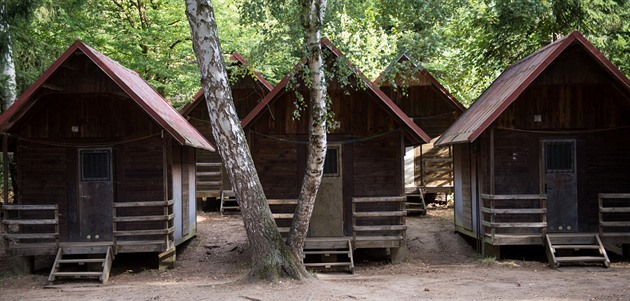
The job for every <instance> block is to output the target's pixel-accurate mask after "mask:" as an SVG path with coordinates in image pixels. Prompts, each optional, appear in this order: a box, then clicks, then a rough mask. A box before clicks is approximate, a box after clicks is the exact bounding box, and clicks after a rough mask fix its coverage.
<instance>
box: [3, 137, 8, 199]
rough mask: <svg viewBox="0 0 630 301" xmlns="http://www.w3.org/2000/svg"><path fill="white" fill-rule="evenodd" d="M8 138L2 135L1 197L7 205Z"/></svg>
mask: <svg viewBox="0 0 630 301" xmlns="http://www.w3.org/2000/svg"><path fill="white" fill-rule="evenodd" d="M8 144H9V136H8V135H7V134H6V133H5V134H3V135H2V172H3V181H2V188H3V189H4V190H3V191H2V197H3V198H4V204H9V146H8Z"/></svg>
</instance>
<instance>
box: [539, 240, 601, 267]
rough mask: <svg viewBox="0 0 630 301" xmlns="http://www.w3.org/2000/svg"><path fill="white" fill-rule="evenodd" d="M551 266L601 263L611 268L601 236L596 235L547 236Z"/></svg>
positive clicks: (547, 248)
mask: <svg viewBox="0 0 630 301" xmlns="http://www.w3.org/2000/svg"><path fill="white" fill-rule="evenodd" d="M545 244H546V246H545V247H546V251H547V258H548V260H549V265H550V266H551V267H553V268H558V267H559V266H560V264H563V265H576V264H583V263H593V262H595V263H601V264H602V265H603V266H604V267H607V268H608V267H610V260H609V259H608V254H607V253H606V249H605V248H604V245H603V244H602V241H601V239H600V237H599V234H595V233H550V234H546V235H545Z"/></svg>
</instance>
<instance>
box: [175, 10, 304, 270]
mask: <svg viewBox="0 0 630 301" xmlns="http://www.w3.org/2000/svg"><path fill="white" fill-rule="evenodd" d="M185 2H186V16H187V17H188V21H189V24H190V33H191V37H192V42H193V49H194V51H195V54H196V55H197V62H198V64H199V71H200V73H201V82H202V85H203V89H204V92H205V97H206V104H207V106H208V113H209V115H210V122H211V126H212V133H213V135H214V139H215V141H216V143H217V145H216V146H217V148H218V151H219V154H220V155H221V158H222V159H223V163H224V164H225V168H226V170H227V173H228V177H229V179H230V182H231V183H232V187H233V189H234V192H235V194H236V197H237V200H238V203H239V206H240V209H241V213H242V215H243V221H244V224H245V231H246V232H247V240H248V243H249V247H250V248H251V254H252V268H251V270H250V272H249V275H248V278H247V279H248V280H250V281H258V280H270V281H275V280H278V279H280V278H281V277H291V278H294V279H304V278H308V277H310V274H309V273H308V272H307V271H306V269H305V268H304V265H303V264H302V261H301V259H299V257H296V256H295V255H294V254H293V253H292V252H291V251H290V249H289V248H288V246H287V245H286V244H285V242H284V240H283V238H282V236H281V235H280V233H279V232H278V227H277V226H276V223H275V221H274V219H273V216H272V214H271V210H270V209H269V205H268V204H267V200H266V198H265V194H264V192H263V189H262V185H261V183H260V180H259V178H258V174H257V172H256V168H255V167H254V162H253V160H252V157H251V154H250V152H249V148H248V146H247V141H246V139H245V134H244V132H243V129H242V128H241V125H240V120H239V118H238V115H237V114H236V110H235V108H234V102H233V99H232V92H231V89H230V85H229V81H228V76H227V72H226V69H225V62H224V60H223V56H222V54H221V46H220V44H219V39H218V35H217V29H216V22H215V18H214V12H213V8H212V4H211V3H210V1H209V0H185Z"/></svg>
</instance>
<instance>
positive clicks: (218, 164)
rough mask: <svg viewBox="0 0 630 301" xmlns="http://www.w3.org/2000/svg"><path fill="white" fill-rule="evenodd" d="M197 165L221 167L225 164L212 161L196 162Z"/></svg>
mask: <svg viewBox="0 0 630 301" xmlns="http://www.w3.org/2000/svg"><path fill="white" fill-rule="evenodd" d="M195 165H197V167H221V166H222V165H223V164H221V163H220V162H210V163H199V162H198V163H196V164H195Z"/></svg>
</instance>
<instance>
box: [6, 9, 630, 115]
mask: <svg viewBox="0 0 630 301" xmlns="http://www.w3.org/2000/svg"><path fill="white" fill-rule="evenodd" d="M7 1H8V2H7ZM212 2H213V4H214V6H215V15H216V17H217V24H218V30H219V37H220V38H221V44H222V45H221V46H222V48H223V50H224V52H225V53H226V54H227V53H232V52H234V51H238V52H240V53H241V54H243V56H244V57H246V58H248V60H249V61H250V63H252V68H253V69H255V70H258V71H259V72H261V73H262V74H263V75H264V76H265V78H266V79H267V80H270V81H271V82H272V83H273V82H278V81H279V80H280V79H281V78H282V77H283V76H285V75H286V74H287V73H289V72H290V71H291V68H293V66H294V65H295V64H296V63H297V62H298V61H299V59H301V58H302V57H304V56H305V54H306V52H305V47H304V45H303V42H302V41H303V32H302V28H301V19H300V17H299V16H300V7H301V6H300V3H299V2H298V1H297V0H247V1H246V0H214V1H212ZM5 3H8V4H10V5H13V4H16V5H17V4H20V7H21V8H20V9H16V10H15V12H16V13H15V14H12V15H14V16H22V17H19V18H16V17H12V18H11V22H12V28H11V35H12V37H14V47H13V50H14V55H15V60H16V67H17V70H18V74H17V76H18V78H17V79H18V90H19V91H20V92H21V91H24V90H25V89H26V88H27V87H28V86H29V85H30V84H31V83H32V82H33V81H34V80H35V79H36V78H37V77H38V76H39V75H40V74H41V73H42V72H43V71H44V70H45V69H46V68H48V66H49V65H50V64H51V63H52V61H53V60H54V59H56V58H57V57H58V56H59V55H60V54H61V52H62V51H63V50H65V49H66V47H68V45H70V44H71V43H72V42H73V41H74V40H76V39H81V40H82V41H84V42H86V43H87V44H88V45H91V46H93V47H94V48H96V49H97V50H99V51H101V52H103V53H105V54H106V55H108V56H111V57H112V58H114V59H116V60H118V61H119V62H121V63H122V64H123V65H124V66H127V67H129V68H131V69H134V70H136V71H138V72H139V73H140V75H142V76H143V77H145V78H146V79H147V80H148V81H149V83H150V84H151V85H152V86H154V87H155V88H156V89H157V90H158V91H159V92H160V93H162V94H163V95H164V96H165V97H166V98H167V99H169V100H170V101H172V102H173V103H174V104H175V105H176V106H179V105H181V104H183V103H184V102H187V101H189V100H190V98H191V96H192V95H193V94H194V93H195V92H196V91H197V90H198V89H199V79H198V78H199V76H198V74H197V73H198V72H197V69H196V65H195V64H196V59H195V57H194V53H193V51H192V48H191V43H190V41H189V39H190V38H189V35H190V34H189V29H188V24H187V21H186V17H185V15H184V12H183V11H184V7H183V3H182V2H181V1H180V0H134V1H130V0H28V1H22V0H6V1H5ZM22 4H30V5H26V6H21V5H22ZM18 12H19V13H18ZM29 14H30V15H31V16H32V18H24V17H23V16H25V15H29ZM7 16H9V15H8V14H2V15H0V20H2V18H5V19H6V18H7ZM627 20H630V1H627V0H492V1H491V0H445V1H440V0H409V1H395V0H364V1H330V3H329V4H328V8H327V13H326V18H325V23H324V24H325V26H324V28H323V36H325V37H328V38H329V39H330V40H331V41H332V42H333V43H334V44H335V45H336V46H337V47H338V48H339V49H341V50H342V51H343V52H344V53H345V55H346V56H347V58H345V59H346V60H350V61H352V62H353V63H354V64H355V66H357V68H358V69H359V70H361V71H362V72H364V73H365V74H366V75H367V76H368V77H369V78H371V79H374V78H376V76H377V75H378V74H379V73H380V72H381V71H382V70H383V69H385V67H386V66H387V65H388V64H389V63H390V62H391V60H393V59H394V58H395V57H396V55H398V54H399V53H402V52H404V51H406V52H408V53H409V54H410V55H411V56H412V57H414V58H415V59H416V60H418V62H419V63H420V64H421V65H422V66H423V67H424V68H426V69H427V70H428V71H429V72H431V73H432V74H433V75H434V76H435V77H436V78H437V79H438V80H439V81H440V82H441V83H442V84H443V85H444V86H446V87H447V88H448V89H449V90H450V91H451V92H452V93H453V94H454V95H455V96H456V97H457V98H458V99H459V100H460V101H462V102H463V103H465V104H470V103H471V102H472V101H474V100H475V99H476V98H477V97H479V95H480V94H481V93H482V92H483V91H484V90H485V89H486V88H487V87H488V85H489V84H490V83H491V82H492V81H493V80H494V79H495V78H496V77H497V76H498V75H499V74H500V73H501V72H502V71H503V70H505V68H506V67H507V66H509V65H510V64H513V63H515V62H516V61H518V60H519V59H521V58H523V57H525V56H527V55H529V54H531V53H533V52H534V51H535V50H537V49H538V48H540V47H542V46H544V45H546V44H548V43H550V42H552V41H554V40H556V39H558V38H559V37H561V36H562V35H565V34H568V33H570V32H572V31H574V30H580V31H582V33H584V35H585V36H586V37H587V38H588V39H589V40H590V41H591V42H593V43H594V44H595V46H597V47H598V48H599V49H600V50H601V51H602V52H603V53H604V55H606V56H607V57H608V58H609V59H610V60H611V61H612V62H613V63H614V64H616V65H617V66H619V68H620V69H621V70H622V71H623V72H625V73H626V74H628V73H630V51H629V49H630V22H628V21H627ZM0 44H1V43H0ZM3 45H4V44H3ZM344 72H347V71H344ZM342 73H343V72H341V73H340V74H338V75H336V76H335V78H337V79H341V80H340V81H341V82H343V81H344V78H346V79H348V80H350V79H349V77H347V76H346V77H344V76H343V74H342ZM329 76H330V75H329ZM348 84H349V83H348ZM352 84H360V83H359V82H354V83H352Z"/></svg>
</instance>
